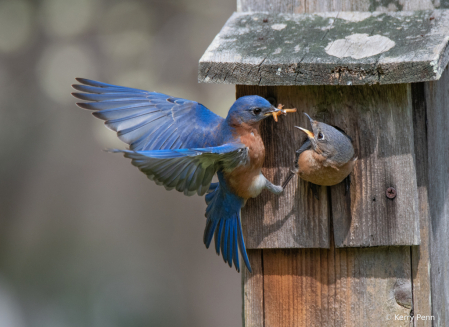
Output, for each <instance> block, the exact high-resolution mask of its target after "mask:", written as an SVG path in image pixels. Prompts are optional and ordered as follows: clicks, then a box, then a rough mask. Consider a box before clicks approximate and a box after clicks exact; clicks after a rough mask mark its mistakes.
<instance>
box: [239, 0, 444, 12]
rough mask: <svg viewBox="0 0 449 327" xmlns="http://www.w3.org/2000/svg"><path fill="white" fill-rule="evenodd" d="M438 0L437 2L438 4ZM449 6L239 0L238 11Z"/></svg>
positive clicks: (414, 1) (426, 1)
mask: <svg viewBox="0 0 449 327" xmlns="http://www.w3.org/2000/svg"><path fill="white" fill-rule="evenodd" d="M436 3H437V2H435V4H436ZM436 6H437V7H438V8H440V9H442V8H448V7H449V3H445V2H444V1H439V2H438V5H435V6H434V4H433V3H432V1H431V0H407V1H398V0H383V1H379V0H321V1H316V0H237V11H267V12H273V13H275V12H276V13H277V12H282V13H290V14H302V13H313V12H326V11H327V12H329V11H382V12H385V11H398V10H402V11H410V10H428V9H436V8H435V7H436Z"/></svg>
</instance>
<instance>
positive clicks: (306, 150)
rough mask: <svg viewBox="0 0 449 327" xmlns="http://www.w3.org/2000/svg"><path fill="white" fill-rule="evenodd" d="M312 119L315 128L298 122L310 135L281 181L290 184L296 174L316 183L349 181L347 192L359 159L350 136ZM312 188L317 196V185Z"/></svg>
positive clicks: (334, 183) (326, 183)
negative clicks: (310, 129)
mask: <svg viewBox="0 0 449 327" xmlns="http://www.w3.org/2000/svg"><path fill="white" fill-rule="evenodd" d="M304 114H305V115H306V116H307V117H308V118H309V120H310V123H311V125H312V131H309V130H307V129H305V128H302V127H298V126H295V127H296V128H298V129H299V130H301V131H302V132H304V133H305V134H306V135H307V139H306V140H305V142H304V143H303V144H302V146H301V147H300V148H299V150H297V151H296V158H295V168H294V169H292V170H291V171H290V174H289V176H288V177H287V179H286V180H285V181H284V184H283V185H282V186H283V188H285V187H286V186H287V184H288V183H289V182H290V180H291V179H292V178H293V176H294V175H295V174H298V176H299V177H301V178H302V179H303V180H305V181H308V182H310V183H312V184H315V185H324V186H332V185H336V184H338V183H340V182H342V181H343V180H345V181H346V192H347V191H348V189H349V185H350V180H349V174H350V173H351V171H352V169H353V168H354V165H355V163H356V161H357V157H356V156H355V155H354V147H353V146H352V140H351V138H350V137H349V136H348V135H346V133H345V132H343V131H342V130H341V129H339V128H337V127H333V126H330V125H327V124H325V123H322V122H319V121H316V120H313V119H312V118H310V116H309V115H308V114H306V113H304ZM312 191H313V193H314V195H315V197H316V198H317V191H316V188H315V187H314V186H313V187H312Z"/></svg>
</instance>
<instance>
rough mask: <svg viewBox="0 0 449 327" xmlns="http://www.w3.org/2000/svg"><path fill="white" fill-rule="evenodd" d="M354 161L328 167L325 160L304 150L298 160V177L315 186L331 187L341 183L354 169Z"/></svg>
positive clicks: (312, 152) (313, 152)
mask: <svg viewBox="0 0 449 327" xmlns="http://www.w3.org/2000/svg"><path fill="white" fill-rule="evenodd" d="M355 162H356V159H351V160H349V161H348V162H347V163H345V164H343V165H340V166H335V165H329V164H328V163H327V162H326V158H325V157H323V156H322V155H320V154H318V153H316V152H315V151H313V150H311V149H310V150H306V151H304V152H303V153H301V155H300V156H299V158H298V166H299V169H298V175H299V177H301V178H302V179H304V180H306V181H308V182H311V183H313V184H317V185H324V186H331V185H336V184H338V183H340V182H342V181H343V180H344V179H345V178H346V177H347V176H348V175H349V174H350V173H351V171H352V169H353V168H354V165H355Z"/></svg>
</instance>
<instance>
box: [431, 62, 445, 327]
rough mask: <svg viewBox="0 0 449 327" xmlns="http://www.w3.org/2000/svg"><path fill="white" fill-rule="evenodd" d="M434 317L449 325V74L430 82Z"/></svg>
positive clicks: (439, 321) (438, 323)
mask: <svg viewBox="0 0 449 327" xmlns="http://www.w3.org/2000/svg"><path fill="white" fill-rule="evenodd" d="M426 105H427V136H428V159H429V161H428V164H429V189H428V197H429V207H430V217H431V232H430V240H431V243H430V244H431V246H430V254H431V282H432V314H433V315H434V316H435V321H434V326H438V327H440V326H441V327H442V326H449V168H448V167H449V71H448V68H446V70H445V72H444V73H443V76H442V77H441V79H440V80H439V81H436V82H428V83H426Z"/></svg>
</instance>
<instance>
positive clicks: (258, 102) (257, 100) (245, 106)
mask: <svg viewBox="0 0 449 327" xmlns="http://www.w3.org/2000/svg"><path fill="white" fill-rule="evenodd" d="M280 111H281V109H278V108H276V107H274V106H273V105H272V104H271V103H270V102H268V101H267V100H266V99H264V98H262V97H260V96H258V95H248V96H244V97H241V98H238V99H237V100H236V101H235V102H234V104H233V105H232V107H231V109H229V112H228V116H227V117H226V120H228V121H229V122H230V123H232V124H242V123H246V124H249V125H255V124H257V123H259V122H261V121H262V120H263V119H265V118H267V117H270V116H272V115H273V113H275V112H276V113H277V112H280Z"/></svg>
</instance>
